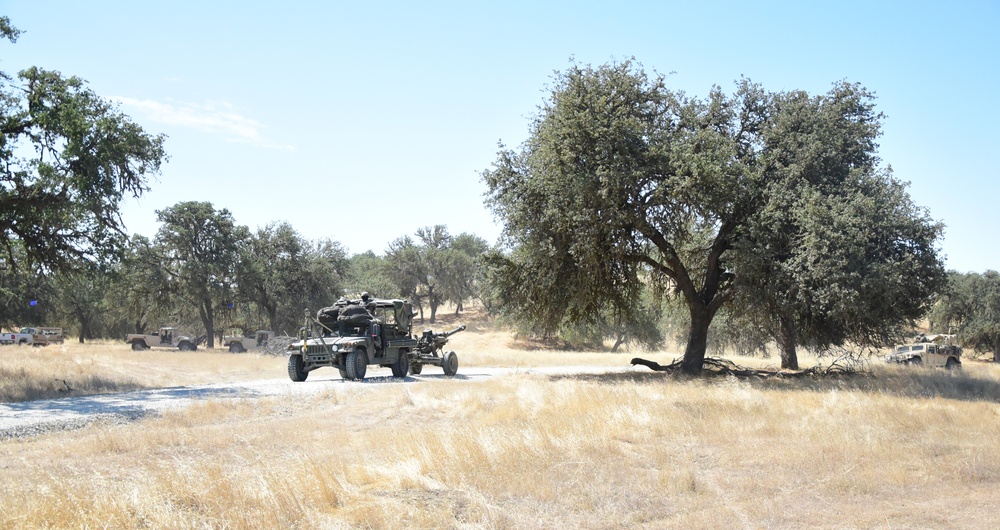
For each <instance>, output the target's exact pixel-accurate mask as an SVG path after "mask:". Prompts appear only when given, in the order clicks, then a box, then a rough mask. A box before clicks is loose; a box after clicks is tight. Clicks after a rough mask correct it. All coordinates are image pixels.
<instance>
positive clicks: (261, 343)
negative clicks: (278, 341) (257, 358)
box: [222, 329, 274, 353]
mask: <svg viewBox="0 0 1000 530" xmlns="http://www.w3.org/2000/svg"><path fill="white" fill-rule="evenodd" d="M272 340H274V332H273V331H266V330H263V329H258V330H257V332H256V333H254V335H253V336H252V337H245V336H243V335H237V334H235V333H233V334H232V335H226V336H225V337H222V347H223V348H229V353H243V352H245V351H247V350H254V349H263V348H264V347H266V346H267V345H268V344H269V343H270V342H271V341H272Z"/></svg>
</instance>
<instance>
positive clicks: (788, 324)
mask: <svg viewBox="0 0 1000 530" xmlns="http://www.w3.org/2000/svg"><path fill="white" fill-rule="evenodd" d="M778 347H779V348H780V349H781V367H782V368H783V369H787V370H798V369H799V356H798V354H797V353H796V351H795V322H793V321H792V319H790V318H786V317H784V316H782V317H781V329H780V330H779V332H778Z"/></svg>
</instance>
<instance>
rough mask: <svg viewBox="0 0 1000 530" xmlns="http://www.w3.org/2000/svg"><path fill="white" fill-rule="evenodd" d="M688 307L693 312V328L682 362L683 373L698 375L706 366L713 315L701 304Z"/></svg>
mask: <svg viewBox="0 0 1000 530" xmlns="http://www.w3.org/2000/svg"><path fill="white" fill-rule="evenodd" d="M688 307H689V308H690V310H691V327H690V329H689V331H688V343H687V348H685V349H684V359H683V360H682V361H681V371H683V372H684V373H686V374H689V375H698V374H700V373H701V369H702V367H703V365H704V364H705V350H706V348H707V347H708V325H709V324H711V323H712V315H711V314H710V313H709V311H708V308H707V307H705V305H704V304H702V303H700V302H694V303H689V304H688Z"/></svg>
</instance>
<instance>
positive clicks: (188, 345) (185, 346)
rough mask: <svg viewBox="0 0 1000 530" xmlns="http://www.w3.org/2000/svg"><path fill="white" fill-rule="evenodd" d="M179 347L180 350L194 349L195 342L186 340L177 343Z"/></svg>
mask: <svg viewBox="0 0 1000 530" xmlns="http://www.w3.org/2000/svg"><path fill="white" fill-rule="evenodd" d="M177 349H178V350H180V351H194V344H191V343H190V342H188V341H184V342H182V343H180V344H178V345H177Z"/></svg>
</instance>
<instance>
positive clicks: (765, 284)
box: [729, 83, 944, 368]
mask: <svg viewBox="0 0 1000 530" xmlns="http://www.w3.org/2000/svg"><path fill="white" fill-rule="evenodd" d="M743 90H744V91H747V92H759V91H760V90H759V88H758V87H756V86H753V85H748V84H746V83H744V88H743ZM761 101H762V102H763V104H766V106H767V108H768V109H769V111H768V116H769V119H768V126H767V127H765V128H763V129H762V131H761V134H760V135H759V139H760V140H759V141H760V154H759V156H758V157H757V160H758V161H759V164H760V166H759V167H760V172H761V174H762V175H763V179H762V182H763V183H764V184H765V185H766V192H767V193H766V199H767V202H766V203H764V205H763V207H762V208H760V209H759V210H758V211H757V212H755V213H754V215H753V216H752V217H751V218H750V219H749V222H748V223H746V225H745V228H744V229H743V230H742V231H741V232H740V234H739V237H738V238H737V239H736V240H735V242H734V245H735V247H736V248H735V250H736V252H734V253H733V257H732V258H731V260H730V262H729V266H730V268H731V269H732V270H733V271H734V272H735V273H736V274H737V276H738V281H739V287H740V291H739V294H738V296H737V297H736V300H735V304H733V306H734V307H733V308H732V311H731V313H732V316H733V317H734V318H737V319H738V320H739V321H741V322H743V323H744V324H746V325H747V326H748V328H749V329H748V333H752V334H754V335H757V336H759V335H762V334H769V335H770V336H771V338H773V339H774V340H775V341H777V342H778V344H779V345H780V346H781V350H782V366H783V367H786V368H797V360H796V355H795V346H796V344H799V343H806V344H809V345H811V346H813V347H816V348H818V349H820V350H821V351H822V350H825V349H828V348H830V347H832V346H842V345H843V344H844V343H845V342H847V341H851V342H852V343H854V344H858V345H863V346H870V347H878V346H882V345H884V344H886V343H888V342H890V340H891V338H892V337H893V336H895V335H897V334H898V332H899V330H900V329H902V328H903V327H906V326H909V325H911V323H912V321H913V320H914V319H916V318H919V317H920V316H922V315H923V314H924V313H925V312H926V311H927V309H928V307H929V303H930V302H931V300H932V296H933V294H934V293H935V292H936V291H938V290H939V289H940V288H941V286H942V285H943V282H944V268H943V266H942V264H941V260H940V259H939V258H938V256H937V250H936V247H935V243H936V241H937V240H938V238H939V237H940V235H941V231H942V228H943V226H942V225H941V224H940V223H936V222H934V221H933V220H932V219H930V217H929V216H928V214H927V213H926V211H925V210H924V209H922V208H918V207H916V206H915V205H914V204H913V203H912V201H911V200H910V198H909V196H908V195H907V193H906V189H905V185H904V184H903V183H900V182H899V181H897V180H895V179H894V178H893V177H892V174H891V171H889V170H883V169H879V168H878V167H877V163H878V158H877V156H876V153H875V149H876V143H875V141H876V138H877V136H878V135H879V122H880V120H881V118H882V116H881V114H877V113H875V111H874V97H873V96H872V95H871V94H870V93H868V92H867V91H865V90H864V89H863V88H862V87H860V86H858V85H854V84H848V83H837V84H835V85H834V88H833V90H831V91H830V93H828V94H826V95H823V96H816V97H810V96H808V95H807V94H805V93H803V92H790V93H779V94H769V95H767V96H766V97H763V98H761ZM741 313H742V315H741Z"/></svg>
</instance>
